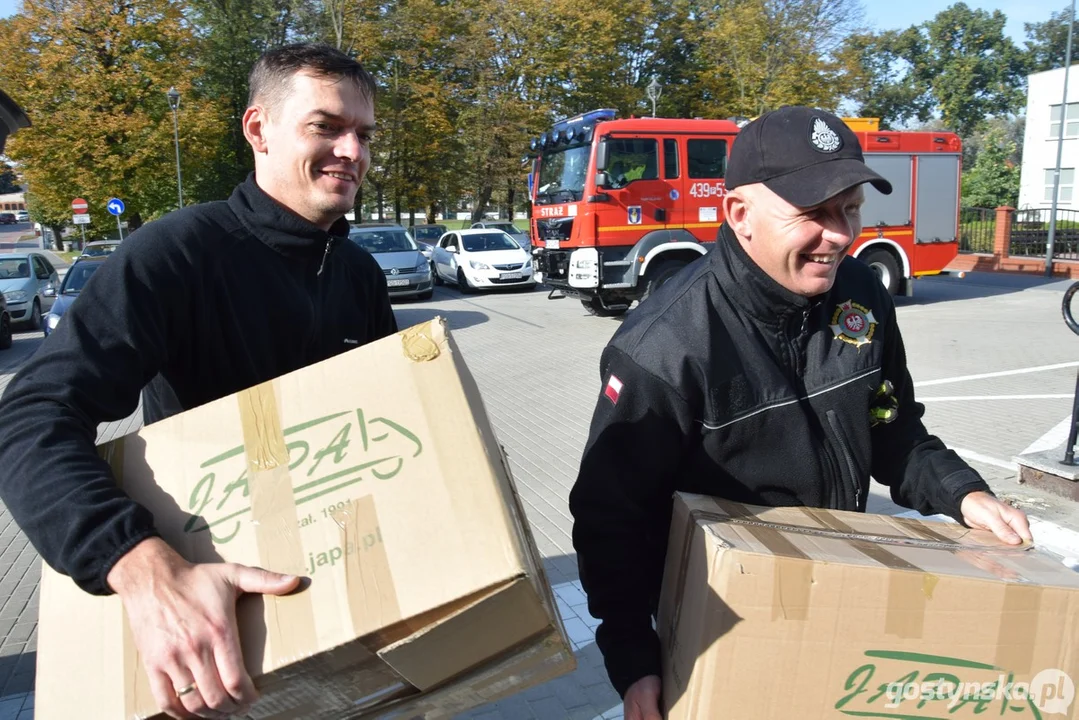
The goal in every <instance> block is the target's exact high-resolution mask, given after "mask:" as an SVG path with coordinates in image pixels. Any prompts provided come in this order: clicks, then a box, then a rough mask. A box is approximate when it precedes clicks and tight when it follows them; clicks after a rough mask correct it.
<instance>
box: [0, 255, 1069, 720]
mask: <svg viewBox="0 0 1079 720" xmlns="http://www.w3.org/2000/svg"><path fill="white" fill-rule="evenodd" d="M1063 289H1064V284H1062V283H1049V284H1046V283H1044V282H1039V281H1038V280H1037V279H1031V278H1025V277H1024V278H1014V277H1009V276H995V275H993V276H987V275H979V274H976V273H972V274H971V275H968V277H967V279H966V280H959V279H956V278H933V279H927V280H921V281H919V282H918V283H917V285H916V295H915V297H914V298H900V299H899V300H898V305H899V307H900V309H899V317H900V323H901V327H902V329H903V332H904V338H905V340H906V344H907V354H908V356H909V359H910V367H911V373H912V376H913V377H914V379H915V381H916V383H917V384H918V386H919V390H918V394H919V399H921V400H923V401H925V404H926V416H925V421H926V424H927V426H929V428H930V430H931V431H933V432H935V433H937V434H938V435H940V436H941V437H942V438H943V439H944V440H945V442H947V443H948V444H949V445H951V446H954V447H956V448H957V449H958V450H959V451H960V452H961V453H963V454H964V457H967V458H968V460H970V461H971V462H972V464H973V465H974V466H975V467H976V468H977V469H978V470H979V471H980V472H982V473H983V475H984V476H985V477H986V479H987V480H988V481H989V482H990V484H991V485H992V486H993V487H994V489H995V490H996V491H997V492H999V493H1001V494H1005V495H1006V496H1010V497H1013V498H1018V502H1019V503H1020V504H1023V503H1026V505H1027V506H1028V511H1029V512H1031V513H1032V514H1033V513H1035V512H1037V513H1038V514H1039V515H1041V516H1045V517H1047V518H1049V519H1052V520H1054V521H1055V522H1058V523H1060V524H1062V525H1065V526H1068V527H1072V528H1079V510H1077V505H1076V504H1075V503H1067V502H1066V501H1062V500H1057V499H1054V498H1052V497H1050V496H1046V495H1045V494H1044V493H1039V492H1037V491H1034V490H1031V489H1029V488H1025V487H1021V486H1019V485H1017V484H1016V481H1015V470H1014V464H1012V463H1013V458H1014V456H1015V455H1017V454H1019V453H1020V452H1022V451H1023V450H1024V449H1025V448H1026V447H1027V446H1028V445H1029V444H1030V443H1032V442H1034V441H1036V440H1037V439H1038V438H1039V437H1041V436H1042V435H1043V434H1044V433H1045V432H1046V431H1048V430H1049V429H1050V428H1052V427H1054V426H1056V425H1058V424H1059V423H1060V421H1061V420H1062V419H1063V418H1065V417H1067V416H1068V414H1069V413H1070V409H1071V399H1070V398H1071V394H1072V392H1073V391H1074V386H1075V373H1076V367H1075V365H1077V364H1079V363H1075V362H1074V359H1075V356H1076V350H1077V349H1079V338H1076V337H1074V336H1073V335H1072V334H1071V333H1070V332H1069V331H1068V330H1067V329H1066V328H1065V326H1064V324H1063V323H1062V322H1061V321H1060V314H1059V303H1060V298H1061V296H1062V294H1063ZM395 308H396V314H397V317H398V322H399V324H400V325H401V326H402V327H406V326H409V325H412V324H415V323H418V322H422V321H424V320H427V319H429V318H431V317H433V316H435V315H441V316H442V317H445V318H446V319H447V321H448V323H449V326H450V328H451V330H452V332H453V333H454V336H455V338H456V339H457V342H458V344H459V345H460V348H461V352H462V354H463V355H464V357H465V360H466V362H467V363H468V366H469V368H470V369H471V371H472V373H473V374H474V375H475V377H476V381H477V383H478V384H479V387H480V389H481V391H482V393H483V397H484V402H485V405H486V407H487V410H488V412H489V413H490V416H491V421H492V423H493V425H494V427H495V430H496V432H497V433H498V436H499V440H500V441H501V442H502V444H503V445H504V446H505V448H506V452H507V455H508V457H509V460H510V464H511V468H512V470H513V473H514V477H515V479H516V481H517V484H518V488H519V491H520V494H521V497H522V500H523V502H524V504H525V509H526V512H527V514H528V517H529V521H530V523H531V525H532V527H533V530H534V535H535V538H536V542H537V545H538V546H539V549H540V551H541V553H542V554H543V556H544V558H545V565H546V569H547V572H548V576H549V579H550V581H551V584H552V586H553V587H554V591H555V595H556V598H557V604H558V609H559V612H560V614H561V616H562V619H563V622H564V624H565V627H566V632H567V635H568V636H569V638H570V641H571V643H572V645H573V650H574V653H575V655H576V657H577V661H578V669H577V670H576V672H574V673H573V674H571V675H568V676H566V677H563V678H559V679H557V680H555V681H553V682H551V683H548V684H546V685H543V686H540V687H537V688H533V689H530V690H527V691H525V692H522V693H519V694H518V695H516V696H514V697H512V698H509V699H507V700H504V701H502V702H499V703H495V704H493V705H491V706H488V707H483V708H477V709H476V710H474V711H472V712H469V713H466V714H465V715H463V716H462V717H463V718H469V719H471V720H513V719H518V718H522V719H535V720H547V719H552V720H553V719H558V720H562V719H564V718H574V719H575V718H581V719H582V720H595V719H596V718H605V719H609V718H620V717H622V710H621V702H620V701H619V699H618V696H617V695H616V694H615V693H614V691H613V690H612V689H611V687H610V685H609V684H608V682H607V678H606V674H605V671H604V670H603V662H602V657H601V656H600V654H599V652H598V650H597V648H596V645H595V642H594V631H595V627H596V625H597V622H596V620H595V619H593V618H592V617H591V616H590V615H589V614H588V611H587V606H586V603H585V598H584V593H583V591H582V589H581V586H580V581H579V579H578V576H577V565H576V558H575V555H574V553H573V547H572V542H571V540H570V530H571V519H570V514H569V510H568V494H569V489H570V487H571V485H572V483H573V480H574V478H575V476H576V469H577V464H578V461H579V459H580V455H581V452H582V450H583V446H584V441H585V439H586V437H587V432H588V424H589V420H590V417H591V412H592V408H593V406H594V403H595V401H596V398H597V397H598V394H599V390H600V387H599V382H600V381H599V370H598V361H599V354H600V351H601V350H602V348H603V346H604V345H605V344H606V342H607V340H608V339H609V338H610V336H611V334H612V333H613V332H614V331H615V329H616V328H617V327H618V321H617V320H611V319H601V318H595V317H591V316H589V315H587V314H586V313H585V312H584V311H583V309H582V308H581V306H580V304H579V303H578V302H577V301H576V300H572V299H560V300H548V299H547V292H546V291H543V290H540V289H537V290H534V291H530V292H503V293H495V294H489V295H472V296H467V297H466V296H461V295H460V294H458V293H457V292H456V291H455V290H453V289H447V288H440V289H438V290H437V291H436V294H435V298H434V299H433V300H432V301H430V302H425V303H400V304H398V305H396V306H395ZM39 344H40V335H36V336H35V335H32V334H21V335H18V336H17V337H16V342H15V345H14V347H13V348H12V349H11V350H8V351H4V352H0V390H2V389H3V388H4V387H5V386H6V384H7V382H8V381H9V379H10V373H12V372H14V371H15V369H16V368H17V367H19V366H21V365H22V364H23V363H25V362H28V361H30V360H31V356H32V353H33V351H34V350H35V349H36V348H37V346H38V345H39ZM1068 363H1070V365H1067V366H1066V367H1060V368H1057V369H1040V370H1039V369H1035V370H1033V371H1030V372H1024V373H1019V374H1008V375H999V376H990V377H980V376H982V375H986V374H991V373H998V372H1001V371H1014V370H1019V369H1029V368H1045V367H1046V366H1053V365H1059V364H1068ZM137 426H138V417H137V414H136V415H133V416H132V417H131V418H128V419H125V420H123V421H119V422H117V423H112V424H110V425H108V426H104V427H102V428H101V432H100V433H99V439H106V438H108V437H113V436H116V435H117V434H123V433H125V432H130V431H131V430H132V429H134V428H136V427H137ZM902 510H903V508H899V507H897V506H895V505H894V504H892V503H891V501H890V500H889V499H888V496H887V492H886V489H885V488H879V487H877V488H874V491H873V495H872V497H871V501H870V511H872V512H884V513H896V512H900V511H902ZM0 573H2V574H0V602H2V603H3V605H2V606H0V720H27V719H28V718H30V717H32V714H33V702H34V695H33V692H32V689H33V688H32V685H33V670H34V662H35V657H36V653H35V648H36V640H35V631H36V623H37V585H38V579H39V577H40V568H39V560H38V559H37V556H36V554H35V553H34V551H33V549H32V548H31V547H30V546H29V545H28V543H27V541H26V539H25V537H24V536H23V535H22V534H21V533H20V532H19V530H18V528H17V527H16V526H15V525H14V523H13V522H12V520H11V516H10V514H9V513H7V511H6V509H2V510H0Z"/></svg>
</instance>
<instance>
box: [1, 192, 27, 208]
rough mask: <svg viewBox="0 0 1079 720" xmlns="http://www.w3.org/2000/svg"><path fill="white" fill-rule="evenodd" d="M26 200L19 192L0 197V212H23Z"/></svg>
mask: <svg viewBox="0 0 1079 720" xmlns="http://www.w3.org/2000/svg"><path fill="white" fill-rule="evenodd" d="M25 209H26V198H25V197H24V196H23V194H22V193H21V192H17V193H10V194H8V195H0V212H11V211H13V210H25Z"/></svg>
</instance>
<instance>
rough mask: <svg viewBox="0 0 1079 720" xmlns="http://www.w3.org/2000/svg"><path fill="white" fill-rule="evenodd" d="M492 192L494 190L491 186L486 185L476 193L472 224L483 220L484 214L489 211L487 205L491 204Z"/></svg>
mask: <svg viewBox="0 0 1079 720" xmlns="http://www.w3.org/2000/svg"><path fill="white" fill-rule="evenodd" d="M492 192H493V188H492V187H491V186H490V184H485V185H484V186H483V187H481V188H480V191H479V192H478V193H476V204H475V205H473V206H472V222H479V221H480V220H483V213H484V211H485V210H486V209H487V203H489V202H491V193H492Z"/></svg>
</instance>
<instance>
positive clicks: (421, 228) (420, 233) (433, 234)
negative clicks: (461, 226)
mask: <svg viewBox="0 0 1079 720" xmlns="http://www.w3.org/2000/svg"><path fill="white" fill-rule="evenodd" d="M408 229H409V232H411V233H412V239H413V240H415V241H416V242H417V243H427V244H428V245H431V246H434V245H435V244H437V243H438V239H439V238H440V237H442V236H443V235H445V234H446V230H447V228H446V226H445V225H412V226H410V227H409V228H408Z"/></svg>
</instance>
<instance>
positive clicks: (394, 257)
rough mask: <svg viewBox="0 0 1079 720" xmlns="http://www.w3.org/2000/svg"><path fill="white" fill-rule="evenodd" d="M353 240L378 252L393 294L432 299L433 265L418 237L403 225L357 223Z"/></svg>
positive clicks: (375, 253) (352, 235)
mask: <svg viewBox="0 0 1079 720" xmlns="http://www.w3.org/2000/svg"><path fill="white" fill-rule="evenodd" d="M348 238H349V240H351V241H352V242H354V243H356V244H357V245H359V246H360V247H362V248H363V249H364V250H366V251H367V252H369V253H371V254H372V255H374V257H375V260H376V261H378V265H379V267H381V268H382V272H384V273H385V274H386V286H387V289H388V290H389V293H390V297H416V298H419V299H420V300H429V299H430V298H431V296H432V295H433V294H434V285H433V283H432V281H431V266H430V264H428V262H427V258H425V257H424V256H423V253H421V252H420V248H419V247H418V246H417V245H416V241H415V240H413V239H412V237H411V236H410V235H409V234H408V232H407V231H406V230H405V229H404V228H403V227H401V226H400V225H375V224H366V225H356V226H354V227H353V228H352V230H351V231H350V232H349V234H348Z"/></svg>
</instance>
